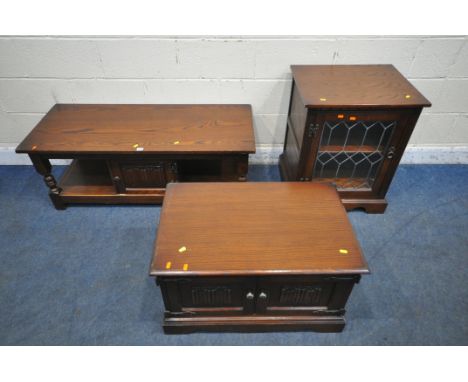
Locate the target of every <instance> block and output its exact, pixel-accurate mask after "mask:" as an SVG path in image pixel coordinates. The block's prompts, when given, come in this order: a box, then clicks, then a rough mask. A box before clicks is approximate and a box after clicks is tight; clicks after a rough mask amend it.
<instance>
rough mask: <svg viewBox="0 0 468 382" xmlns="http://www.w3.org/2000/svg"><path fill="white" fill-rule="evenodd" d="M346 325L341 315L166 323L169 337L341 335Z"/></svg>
mask: <svg viewBox="0 0 468 382" xmlns="http://www.w3.org/2000/svg"><path fill="white" fill-rule="evenodd" d="M344 326H345V319H344V317H337V316H316V317H313V316H307V317H304V316H255V315H252V316H237V317H236V316H234V317H166V318H165V319H164V323H163V328H164V332H165V333H166V334H187V333H193V332H210V331H216V332H275V331H306V330H308V331H309V330H310V331H314V332H323V333H336V332H341V331H342V330H343V329H344Z"/></svg>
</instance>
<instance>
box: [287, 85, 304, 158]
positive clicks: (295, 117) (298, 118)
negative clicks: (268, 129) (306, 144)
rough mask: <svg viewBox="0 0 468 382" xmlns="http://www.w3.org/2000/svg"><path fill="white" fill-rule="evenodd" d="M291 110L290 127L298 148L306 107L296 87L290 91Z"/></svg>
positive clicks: (302, 134) (301, 137)
mask: <svg viewBox="0 0 468 382" xmlns="http://www.w3.org/2000/svg"><path fill="white" fill-rule="evenodd" d="M291 97H292V100H291V111H290V115H289V123H290V128H291V130H293V134H294V135H295V137H296V140H297V143H298V147H299V150H300V149H301V147H302V141H303V137H304V128H305V125H306V119H307V108H306V107H305V106H304V104H303V103H302V100H301V97H300V95H299V92H298V90H297V88H296V87H294V89H293V91H292V95H291Z"/></svg>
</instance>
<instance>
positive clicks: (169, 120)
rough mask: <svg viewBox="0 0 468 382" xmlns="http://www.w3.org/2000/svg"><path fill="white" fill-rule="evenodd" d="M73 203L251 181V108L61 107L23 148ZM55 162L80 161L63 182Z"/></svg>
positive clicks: (58, 197)
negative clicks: (178, 186) (176, 186)
mask: <svg viewBox="0 0 468 382" xmlns="http://www.w3.org/2000/svg"><path fill="white" fill-rule="evenodd" d="M16 152H17V153H26V154H28V155H29V157H30V158H31V161H32V163H33V164H34V166H35V168H36V170H37V172H38V173H39V174H41V175H42V176H43V177H44V180H45V182H46V184H47V186H48V187H49V189H50V193H49V195H50V198H51V199H52V202H53V204H54V206H55V208H57V209H64V208H65V206H66V204H68V203H106V204H114V203H161V201H162V199H163V197H164V191H165V187H166V184H167V183H169V182H178V181H180V182H191V181H199V182H204V181H245V180H246V176H247V167H248V155H249V154H250V153H254V152H255V138H254V134H253V128H252V111H251V107H250V105H77V104H75V105H69V104H57V105H55V106H54V107H53V108H52V109H51V110H50V111H49V112H48V113H47V114H46V116H45V117H44V118H43V119H42V120H41V121H40V122H39V124H38V125H37V126H36V127H35V128H34V129H33V130H32V131H31V133H30V134H29V135H28V136H27V137H26V138H25V139H24V140H23V142H22V143H21V144H20V145H19V146H18V147H17V149H16ZM49 159H73V162H72V164H71V165H70V167H69V168H68V170H67V171H66V172H65V174H64V175H63V177H62V179H61V180H60V182H59V183H58V182H57V181H56V180H55V178H54V176H53V175H52V172H51V170H52V166H51V164H50V161H49Z"/></svg>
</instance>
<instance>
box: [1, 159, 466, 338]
mask: <svg viewBox="0 0 468 382" xmlns="http://www.w3.org/2000/svg"><path fill="white" fill-rule="evenodd" d="M55 171H56V173H57V174H60V173H61V172H62V171H63V168H61V167H57V168H56V170H55ZM249 178H250V180H255V181H266V180H279V175H278V170H277V167H276V166H251V169H250V173H249ZM387 200H388V201H389V206H388V208H387V211H386V212H385V214H383V215H368V214H365V213H363V212H360V211H353V212H351V213H349V217H350V219H351V221H352V224H353V226H354V229H355V232H356V234H357V236H358V239H359V241H360V243H361V246H362V249H363V252H364V254H365V256H366V258H367V260H368V262H369V266H370V269H371V271H372V274H371V275H369V276H365V277H363V279H362V280H361V283H360V284H358V285H357V286H356V288H355V289H354V291H353V294H352V295H351V298H350V300H349V302H348V306H347V308H348V312H347V322H348V323H347V326H346V328H345V330H344V332H343V333H340V334H319V333H313V332H303V333H297V332H296V333H254V334H243V333H225V334H223V333H197V334H189V335H170V336H168V335H164V334H163V331H162V328H161V318H162V314H163V303H162V299H161V295H160V291H159V290H158V289H157V288H156V286H155V284H154V282H153V279H151V278H149V277H148V269H149V263H150V259H151V255H152V249H153V240H154V237H155V232H156V230H157V222H158V220H159V213H160V207H158V206H71V207H69V208H68V209H67V210H65V211H56V210H55V209H54V208H53V207H52V205H51V203H50V201H49V198H48V196H47V191H46V186H45V185H44V184H43V181H42V179H41V177H40V176H39V175H38V174H36V173H35V172H34V170H33V168H32V167H31V166H1V167H0V213H1V221H0V264H1V269H0V345H107V344H115V345H395V344H414V345H430V344H431V345H443V344H445V345H455V344H459V345H468V274H467V271H468V166H458V165H454V166H400V168H399V169H398V172H397V174H396V177H395V179H394V181H393V183H392V185H391V187H390V191H389V193H388V197H387Z"/></svg>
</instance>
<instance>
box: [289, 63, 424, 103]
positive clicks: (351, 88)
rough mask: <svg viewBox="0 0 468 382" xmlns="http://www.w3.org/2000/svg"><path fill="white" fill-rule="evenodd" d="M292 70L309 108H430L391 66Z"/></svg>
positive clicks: (326, 66)
mask: <svg viewBox="0 0 468 382" xmlns="http://www.w3.org/2000/svg"><path fill="white" fill-rule="evenodd" d="M291 70H292V73H293V77H294V81H295V84H296V86H297V89H298V90H299V94H300V95H301V98H302V101H303V102H304V104H305V105H306V106H307V107H309V108H315V109H326V108H332V109H335V108H343V107H347V106H348V107H349V106H351V107H369V108H372V107H389V108H392V107H422V106H431V103H430V102H429V101H428V100H427V99H426V98H425V97H424V96H423V95H422V94H421V93H420V92H419V91H418V90H417V89H416V88H415V87H414V86H413V85H411V83H410V82H409V81H408V80H407V79H406V78H405V77H403V75H402V74H401V73H400V72H399V71H398V70H396V69H395V67H394V66H393V65H292V66H291Z"/></svg>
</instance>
